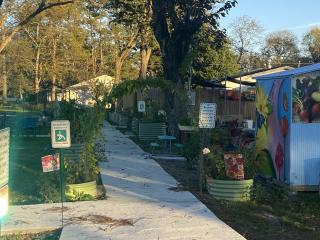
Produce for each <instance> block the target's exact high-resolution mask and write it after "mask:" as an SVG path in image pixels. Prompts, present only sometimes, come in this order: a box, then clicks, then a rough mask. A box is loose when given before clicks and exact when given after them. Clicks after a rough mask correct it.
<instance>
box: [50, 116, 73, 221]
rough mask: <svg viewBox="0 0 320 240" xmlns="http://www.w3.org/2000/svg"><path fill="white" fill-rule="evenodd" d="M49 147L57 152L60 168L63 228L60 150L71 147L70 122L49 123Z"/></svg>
mask: <svg viewBox="0 0 320 240" xmlns="http://www.w3.org/2000/svg"><path fill="white" fill-rule="evenodd" d="M51 145H52V148H57V149H60V150H59V160H60V161H59V163H60V165H61V167H60V192H61V219H62V220H61V222H62V227H63V202H64V201H65V182H64V159H63V157H62V153H61V149H63V148H69V147H70V146H71V138H70V122H69V121H68V120H56V121H52V122H51Z"/></svg>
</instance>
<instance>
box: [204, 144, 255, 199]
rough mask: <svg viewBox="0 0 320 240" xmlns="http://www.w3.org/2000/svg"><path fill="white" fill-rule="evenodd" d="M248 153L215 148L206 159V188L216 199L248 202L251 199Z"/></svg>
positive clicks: (251, 182) (251, 181)
mask: <svg viewBox="0 0 320 240" xmlns="http://www.w3.org/2000/svg"><path fill="white" fill-rule="evenodd" d="M246 151H247V150H246ZM250 157H251V153H249V152H243V153H239V152H225V151H224V150H223V149H222V148H219V147H215V150H214V151H213V153H212V154H210V155H209V156H207V157H206V166H205V169H206V187H207V190H208V193H209V194H210V195H212V196H213V197H215V198H217V199H224V200H230V201H248V200H250V198H251V188H252V185H253V179H252V177H253V176H251V173H253V172H254V171H252V169H251V168H252V167H253V166H247V165H248V163H247V162H248V161H249V160H248V159H249V158H250Z"/></svg>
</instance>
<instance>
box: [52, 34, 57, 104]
mask: <svg viewBox="0 0 320 240" xmlns="http://www.w3.org/2000/svg"><path fill="white" fill-rule="evenodd" d="M51 57H52V89H51V101H52V102H54V101H56V89H57V87H56V84H57V62H56V60H57V59H56V57H57V39H56V37H55V36H54V37H53V39H52V56H51Z"/></svg>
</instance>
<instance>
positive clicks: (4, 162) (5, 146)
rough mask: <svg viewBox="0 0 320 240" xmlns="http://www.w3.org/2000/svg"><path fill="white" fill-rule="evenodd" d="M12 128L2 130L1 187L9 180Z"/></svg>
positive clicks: (0, 153) (0, 147)
mask: <svg viewBox="0 0 320 240" xmlns="http://www.w3.org/2000/svg"><path fill="white" fill-rule="evenodd" d="M9 145H10V129H9V128H5V129H2V130H0V188H1V187H3V186H5V185H7V184H8V181H9Z"/></svg>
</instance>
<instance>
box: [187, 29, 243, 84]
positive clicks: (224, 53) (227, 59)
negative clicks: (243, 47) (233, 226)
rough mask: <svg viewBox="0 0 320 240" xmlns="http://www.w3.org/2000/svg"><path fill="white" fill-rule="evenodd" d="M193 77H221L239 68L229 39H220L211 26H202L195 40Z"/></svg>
mask: <svg viewBox="0 0 320 240" xmlns="http://www.w3.org/2000/svg"><path fill="white" fill-rule="evenodd" d="M193 52H194V58H193V62H192V67H193V78H195V79H198V80H212V79H220V78H223V77H225V76H230V75H232V74H235V73H237V72H238V70H239V64H238V63H237V56H236V54H235V53H234V52H233V51H232V50H231V45H230V43H229V42H228V40H227V39H223V40H219V41H218V39H217V38H216V34H215V32H214V31H213V30H212V29H210V27H208V26H206V27H202V28H201V30H200V32H199V33H197V34H196V36H195V39H194V40H193Z"/></svg>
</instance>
